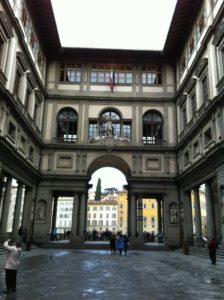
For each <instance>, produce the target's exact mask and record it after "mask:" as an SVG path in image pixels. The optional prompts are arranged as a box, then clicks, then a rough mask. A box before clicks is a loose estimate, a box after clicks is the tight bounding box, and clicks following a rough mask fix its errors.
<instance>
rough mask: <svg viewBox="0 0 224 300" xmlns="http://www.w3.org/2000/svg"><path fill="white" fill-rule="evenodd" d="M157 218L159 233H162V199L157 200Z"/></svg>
mask: <svg viewBox="0 0 224 300" xmlns="http://www.w3.org/2000/svg"><path fill="white" fill-rule="evenodd" d="M157 218H158V228H157V230H158V233H162V211H161V199H157Z"/></svg>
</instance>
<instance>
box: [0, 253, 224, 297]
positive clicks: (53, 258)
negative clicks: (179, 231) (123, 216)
mask: <svg viewBox="0 0 224 300" xmlns="http://www.w3.org/2000/svg"><path fill="white" fill-rule="evenodd" d="M4 261H5V256H4V255H1V256H0V299H8V300H10V299H17V300H38V299H48V300H49V299H54V300H70V299H72V300H73V299H74V300H79V299H91V300H95V299H99V300H101V299H108V300H109V299H110V300H115V299H116V300H123V299H124V300H125V299H128V300H163V299H164V300H165V299H166V300H179V299H181V300H193V299H194V300H201V299H203V300H207V299H213V300H219V299H224V263H219V262H217V265H211V264H210V261H209V260H208V259H205V258H198V257H195V256H191V255H186V256H185V255H183V254H182V253H176V252H167V251H154V252H152V251H148V252H146V251H142V252H141V251H129V252H128V255H127V256H113V255H111V254H110V252H109V251H107V250H105V251H103V250H101V251H100V250H95V251H94V250H54V249H34V250H32V251H30V252H25V251H24V252H23V253H22V255H21V264H20V269H19V272H18V280H17V281H18V291H17V293H13V294H9V295H5V294H3V290H4V289H5V282H4V281H5V279H4V275H5V274H4V268H3V267H4Z"/></svg>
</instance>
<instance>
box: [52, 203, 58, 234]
mask: <svg viewBox="0 0 224 300" xmlns="http://www.w3.org/2000/svg"><path fill="white" fill-rule="evenodd" d="M57 208H58V197H54V204H53V215H52V223H51V232H52V231H53V230H54V229H55V228H56V222H57Z"/></svg>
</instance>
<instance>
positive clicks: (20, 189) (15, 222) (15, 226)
mask: <svg viewBox="0 0 224 300" xmlns="http://www.w3.org/2000/svg"><path fill="white" fill-rule="evenodd" d="M22 199H23V184H22V183H21V182H18V187H17V193H16V203H15V210H14V218H13V224H12V234H13V237H17V236H18V229H19V225H20V215H21V206H22Z"/></svg>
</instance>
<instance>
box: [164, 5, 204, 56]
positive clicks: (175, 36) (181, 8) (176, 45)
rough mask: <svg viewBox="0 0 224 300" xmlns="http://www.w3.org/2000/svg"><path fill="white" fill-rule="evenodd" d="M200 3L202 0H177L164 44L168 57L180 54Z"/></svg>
mask: <svg viewBox="0 0 224 300" xmlns="http://www.w3.org/2000/svg"><path fill="white" fill-rule="evenodd" d="M202 3H203V1H202V0H178V1H177V4H176V8H175V10H174V14H173V18H172V21H171V25H170V28H169V31H168V35H167V38H166V42H165V46H164V52H165V54H166V55H168V56H169V57H172V58H176V57H177V56H179V55H180V53H181V50H182V49H183V47H184V45H185V43H186V40H187V38H188V36H189V33H190V31H191V29H192V26H193V24H194V22H195V19H196V16H197V14H198V12H199V10H200V8H201V5H202Z"/></svg>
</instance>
